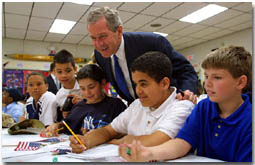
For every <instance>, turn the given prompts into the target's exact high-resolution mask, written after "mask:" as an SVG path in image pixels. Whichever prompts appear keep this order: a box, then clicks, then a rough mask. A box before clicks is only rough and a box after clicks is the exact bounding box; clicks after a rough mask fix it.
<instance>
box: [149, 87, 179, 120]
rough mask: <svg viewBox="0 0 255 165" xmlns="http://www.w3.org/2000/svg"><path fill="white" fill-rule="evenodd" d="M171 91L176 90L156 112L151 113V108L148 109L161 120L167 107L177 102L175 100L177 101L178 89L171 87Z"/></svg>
mask: <svg viewBox="0 0 255 165" xmlns="http://www.w3.org/2000/svg"><path fill="white" fill-rule="evenodd" d="M171 89H174V91H173V92H172V94H171V95H170V96H168V98H167V99H166V100H165V101H164V102H163V103H162V104H161V105H160V106H159V107H158V108H157V109H156V110H154V111H151V110H150V108H148V109H149V110H150V113H151V115H152V116H154V117H156V118H159V117H160V116H161V114H162V113H163V112H164V111H165V109H166V107H167V106H169V105H170V104H173V103H174V102H175V101H174V100H175V99H176V88H175V87H171Z"/></svg>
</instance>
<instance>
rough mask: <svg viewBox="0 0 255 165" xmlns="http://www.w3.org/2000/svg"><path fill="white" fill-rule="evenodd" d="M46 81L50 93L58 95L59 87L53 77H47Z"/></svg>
mask: <svg viewBox="0 0 255 165" xmlns="http://www.w3.org/2000/svg"><path fill="white" fill-rule="evenodd" d="M46 80H47V82H48V85H49V87H48V91H50V92H52V93H54V94H56V93H57V92H58V88H57V86H56V84H55V81H54V80H53V78H52V77H51V75H49V76H48V77H46Z"/></svg>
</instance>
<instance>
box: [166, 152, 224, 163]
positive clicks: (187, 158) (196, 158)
mask: <svg viewBox="0 0 255 165" xmlns="http://www.w3.org/2000/svg"><path fill="white" fill-rule="evenodd" d="M167 162H223V161H222V160H218V159H211V158H207V157H202V156H197V155H192V154H190V155H187V156H184V157H182V158H178V159H174V160H169V161H167Z"/></svg>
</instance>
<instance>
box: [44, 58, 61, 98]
mask: <svg viewBox="0 0 255 165" xmlns="http://www.w3.org/2000/svg"><path fill="white" fill-rule="evenodd" d="M46 80H47V83H48V84H49V85H48V86H49V87H48V91H50V92H52V93H54V94H55V95H56V94H57V92H58V90H59V88H60V86H61V84H60V82H59V81H58V79H57V77H56V76H55V64H54V63H51V64H50V75H49V76H48V77H46Z"/></svg>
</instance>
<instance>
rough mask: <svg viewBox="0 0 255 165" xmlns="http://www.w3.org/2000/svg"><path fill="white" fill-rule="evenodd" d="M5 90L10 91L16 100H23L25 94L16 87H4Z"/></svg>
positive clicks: (10, 94)
mask: <svg viewBox="0 0 255 165" xmlns="http://www.w3.org/2000/svg"><path fill="white" fill-rule="evenodd" d="M3 91H6V92H7V93H9V97H11V98H12V100H13V101H14V102H17V101H21V100H23V95H22V94H21V92H20V91H19V90H18V89H16V88H3Z"/></svg>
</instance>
